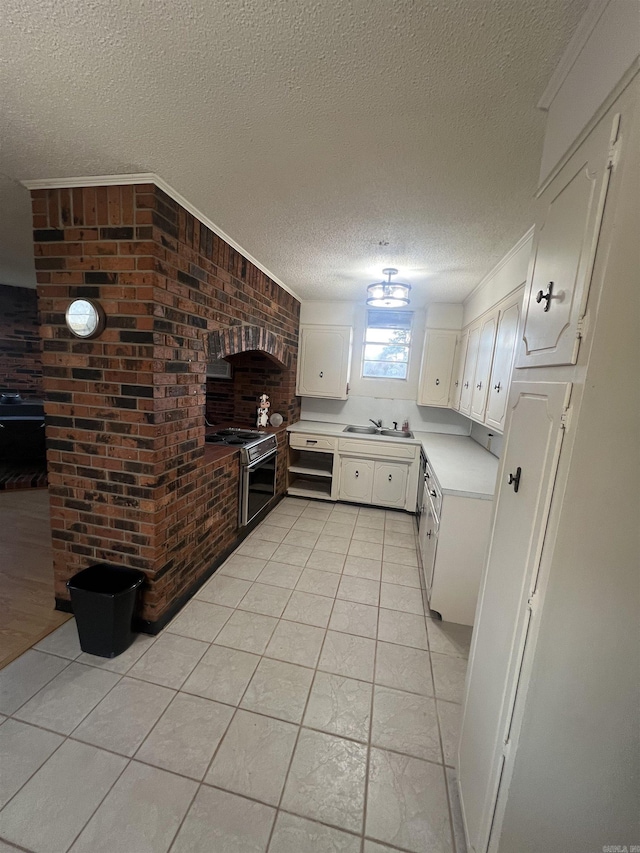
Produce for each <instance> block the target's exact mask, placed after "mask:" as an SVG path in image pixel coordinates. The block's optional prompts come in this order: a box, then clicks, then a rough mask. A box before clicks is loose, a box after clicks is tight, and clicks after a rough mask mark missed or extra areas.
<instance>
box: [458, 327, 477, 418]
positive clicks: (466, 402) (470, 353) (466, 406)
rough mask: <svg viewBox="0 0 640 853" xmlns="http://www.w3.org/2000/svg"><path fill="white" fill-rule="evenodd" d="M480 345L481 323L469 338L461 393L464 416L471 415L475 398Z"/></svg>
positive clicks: (471, 328)
mask: <svg viewBox="0 0 640 853" xmlns="http://www.w3.org/2000/svg"><path fill="white" fill-rule="evenodd" d="M479 345H480V323H475V324H474V325H473V326H471V327H470V329H469V334H468V336H467V351H466V353H465V359H464V373H463V375H462V390H461V391H460V411H461V412H462V414H463V415H470V414H471V398H472V396H473V378H474V376H475V373H476V362H477V360H478V347H479Z"/></svg>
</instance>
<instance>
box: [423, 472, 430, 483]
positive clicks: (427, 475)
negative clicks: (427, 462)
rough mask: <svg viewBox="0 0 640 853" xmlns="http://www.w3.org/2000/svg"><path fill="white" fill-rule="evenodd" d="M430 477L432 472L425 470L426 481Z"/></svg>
mask: <svg viewBox="0 0 640 853" xmlns="http://www.w3.org/2000/svg"><path fill="white" fill-rule="evenodd" d="M430 478H431V474H430V473H429V472H428V471H425V472H424V479H425V482H426V481H427V480H429V479H430Z"/></svg>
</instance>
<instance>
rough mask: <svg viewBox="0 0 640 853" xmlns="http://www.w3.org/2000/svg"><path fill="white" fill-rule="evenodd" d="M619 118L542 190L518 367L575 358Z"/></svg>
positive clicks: (601, 128) (569, 361)
mask: <svg viewBox="0 0 640 853" xmlns="http://www.w3.org/2000/svg"><path fill="white" fill-rule="evenodd" d="M619 123H620V122H619V116H616V118H615V119H614V124H613V127H611V125H610V124H607V123H606V122H602V123H601V125H599V126H598V128H597V129H596V130H595V131H594V132H593V133H592V134H590V136H589V137H588V138H587V140H586V141H585V142H584V143H583V144H582V145H581V146H580V148H578V150H577V151H576V153H575V154H574V155H573V156H572V157H571V158H570V159H569V161H568V162H567V163H566V165H565V166H564V167H563V168H562V169H561V170H560V171H559V172H558V174H557V175H556V176H555V178H554V179H553V180H552V181H551V182H550V183H549V184H548V186H546V187H545V188H544V190H543V191H542V192H541V194H540V197H539V199H538V208H537V209H538V213H537V216H536V230H535V235H534V241H533V252H532V256H531V263H530V266H529V275H528V286H527V292H526V296H525V302H524V329H523V335H522V343H521V347H520V352H519V355H518V358H517V362H516V366H517V367H541V366H547V365H559V364H575V363H576V361H577V358H578V349H579V346H580V336H581V334H582V329H581V324H582V319H583V317H584V313H585V310H586V303H587V297H588V294H589V284H590V281H591V273H592V270H593V261H594V257H595V252H596V247H597V243H598V237H599V232H600V223H601V221H602V214H603V212H604V207H605V202H606V197H607V189H608V185H609V178H610V175H611V170H612V169H613V167H614V165H615V161H616V158H617V156H618V148H619V145H620V144H621V139H620V138H619V132H620V127H619Z"/></svg>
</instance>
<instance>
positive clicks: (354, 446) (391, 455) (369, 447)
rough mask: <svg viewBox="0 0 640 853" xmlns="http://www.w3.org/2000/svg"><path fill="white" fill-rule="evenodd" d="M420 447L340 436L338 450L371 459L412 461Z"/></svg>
mask: <svg viewBox="0 0 640 853" xmlns="http://www.w3.org/2000/svg"><path fill="white" fill-rule="evenodd" d="M418 450H419V448H418V446H417V445H416V444H409V445H401V444H392V443H391V442H383V441H376V440H375V438H374V439H372V440H371V441H367V440H366V439H365V440H364V441H362V440H360V441H359V440H357V439H352V438H339V439H338V451H339V452H340V453H341V454H343V455H345V454H349V455H350V456H364V457H368V458H369V459H405V460H406V461H407V462H411V461H413V460H414V459H415V458H416V454H417V452H418Z"/></svg>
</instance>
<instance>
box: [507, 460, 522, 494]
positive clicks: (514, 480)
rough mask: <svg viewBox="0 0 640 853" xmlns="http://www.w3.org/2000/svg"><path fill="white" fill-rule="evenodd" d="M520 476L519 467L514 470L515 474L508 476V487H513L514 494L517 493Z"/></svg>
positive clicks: (520, 469) (520, 470)
mask: <svg viewBox="0 0 640 853" xmlns="http://www.w3.org/2000/svg"><path fill="white" fill-rule="evenodd" d="M520 474H522V468H521V467H520V466H519V465H518V467H517V468H516V473H515V474H509V482H508V485H510V486H513V491H514V492H515V493H516V494H517V493H518V489H519V488H520Z"/></svg>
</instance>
